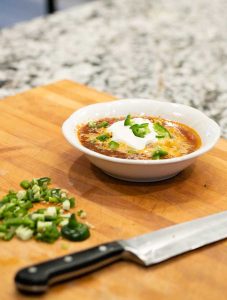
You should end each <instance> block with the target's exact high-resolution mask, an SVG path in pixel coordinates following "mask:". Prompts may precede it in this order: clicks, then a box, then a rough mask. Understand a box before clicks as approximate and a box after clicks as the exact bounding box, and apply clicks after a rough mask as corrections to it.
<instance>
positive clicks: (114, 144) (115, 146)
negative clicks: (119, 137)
mask: <svg viewBox="0 0 227 300" xmlns="http://www.w3.org/2000/svg"><path fill="white" fill-rule="evenodd" d="M109 147H110V149H111V150H116V149H117V148H118V147H119V144H118V143H117V142H114V141H111V142H109Z"/></svg>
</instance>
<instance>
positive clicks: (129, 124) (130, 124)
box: [124, 115, 134, 126]
mask: <svg viewBox="0 0 227 300" xmlns="http://www.w3.org/2000/svg"><path fill="white" fill-rule="evenodd" d="M133 124H134V122H133V120H132V119H131V115H127V117H126V119H125V121H124V126H132V125H133Z"/></svg>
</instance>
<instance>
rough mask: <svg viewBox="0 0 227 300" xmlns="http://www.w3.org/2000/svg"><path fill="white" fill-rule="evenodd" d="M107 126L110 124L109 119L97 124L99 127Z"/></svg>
mask: <svg viewBox="0 0 227 300" xmlns="http://www.w3.org/2000/svg"><path fill="white" fill-rule="evenodd" d="M107 126H109V122H107V121H102V122H100V123H98V124H97V126H96V127H97V128H103V127H104V128H105V127H107Z"/></svg>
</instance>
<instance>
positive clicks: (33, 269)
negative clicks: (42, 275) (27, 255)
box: [28, 267, 37, 274]
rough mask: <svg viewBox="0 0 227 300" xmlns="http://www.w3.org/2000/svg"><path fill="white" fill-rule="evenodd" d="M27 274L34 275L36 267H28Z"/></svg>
mask: <svg viewBox="0 0 227 300" xmlns="http://www.w3.org/2000/svg"><path fill="white" fill-rule="evenodd" d="M28 272H29V273H32V274H33V273H36V272H37V268H36V267H30V268H29V269H28Z"/></svg>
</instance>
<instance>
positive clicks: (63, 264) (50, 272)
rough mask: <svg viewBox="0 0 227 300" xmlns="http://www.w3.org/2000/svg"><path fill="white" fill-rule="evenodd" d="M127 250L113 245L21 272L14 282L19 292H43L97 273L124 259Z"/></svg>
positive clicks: (51, 261) (48, 262)
mask: <svg viewBox="0 0 227 300" xmlns="http://www.w3.org/2000/svg"><path fill="white" fill-rule="evenodd" d="M123 252H124V248H123V247H122V246H121V245H120V244H119V243H118V242H111V243H107V244H103V245H99V246H96V247H94V248H90V249H88V250H84V251H81V252H77V253H72V254H69V255H66V256H62V257H59V258H56V259H52V260H49V261H46V262H43V263H40V264H36V265H33V266H29V267H27V268H23V269H21V270H19V271H18V272H17V274H16V276H15V283H16V286H17V288H18V290H19V291H21V292H27V293H43V292H45V291H46V290H47V289H48V286H50V285H51V284H54V283H57V282H61V281H65V280H68V279H71V278H74V277H78V276H81V275H83V274H85V273H88V272H91V271H94V270H96V269H98V268H101V267H103V266H105V265H107V264H110V263H112V262H114V261H117V260H119V259H121V256H122V254H123Z"/></svg>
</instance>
